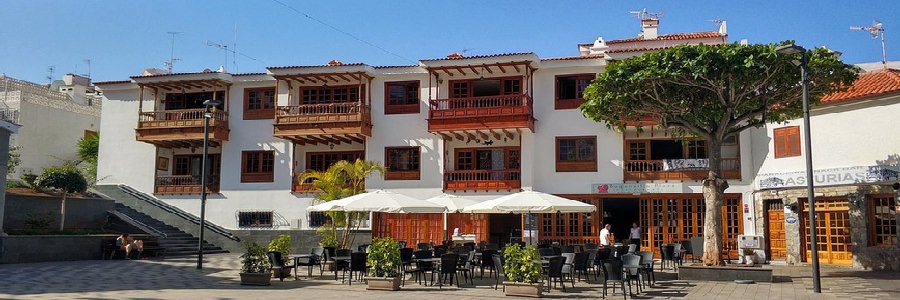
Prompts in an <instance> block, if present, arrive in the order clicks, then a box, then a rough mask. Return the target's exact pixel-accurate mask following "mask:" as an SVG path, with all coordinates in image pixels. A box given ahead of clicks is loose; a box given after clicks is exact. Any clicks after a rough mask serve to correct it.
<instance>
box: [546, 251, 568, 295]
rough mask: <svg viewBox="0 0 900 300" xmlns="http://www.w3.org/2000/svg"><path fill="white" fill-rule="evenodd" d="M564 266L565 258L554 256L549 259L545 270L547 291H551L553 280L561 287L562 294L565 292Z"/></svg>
mask: <svg viewBox="0 0 900 300" xmlns="http://www.w3.org/2000/svg"><path fill="white" fill-rule="evenodd" d="M565 264H566V258H565V257H562V256H555V257H551V258H550V264H549V266H548V268H547V281H548V282H549V283H550V284H549V285H547V291H548V292H549V291H550V290H552V289H553V287H554V286H555V285H554V282H553V279H554V278H555V279H556V282H559V285H560V286H562V290H563V292H565V291H566V284H565V277H564V275H565V274H564V273H563V266H565Z"/></svg>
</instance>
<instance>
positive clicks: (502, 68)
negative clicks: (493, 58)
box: [497, 65, 506, 74]
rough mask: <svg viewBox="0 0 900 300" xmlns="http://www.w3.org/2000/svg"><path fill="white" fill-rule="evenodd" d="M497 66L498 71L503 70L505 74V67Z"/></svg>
mask: <svg viewBox="0 0 900 300" xmlns="http://www.w3.org/2000/svg"><path fill="white" fill-rule="evenodd" d="M497 67H498V68H500V71H503V73H504V74H506V68H504V67H503V66H502V65H501V66H497Z"/></svg>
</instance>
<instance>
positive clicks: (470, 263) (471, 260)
mask: <svg viewBox="0 0 900 300" xmlns="http://www.w3.org/2000/svg"><path fill="white" fill-rule="evenodd" d="M457 255H458V256H459V262H458V263H457V265H456V272H461V273H463V279H465V280H463V282H468V283H471V284H472V285H473V286H474V285H475V250H472V251H469V252H468V253H466V254H465V255H462V254H459V253H457ZM456 281H457V282H459V279H457V280H456Z"/></svg>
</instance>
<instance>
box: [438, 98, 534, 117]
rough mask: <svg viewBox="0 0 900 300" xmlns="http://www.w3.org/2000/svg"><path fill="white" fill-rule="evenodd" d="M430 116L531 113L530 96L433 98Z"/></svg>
mask: <svg viewBox="0 0 900 300" xmlns="http://www.w3.org/2000/svg"><path fill="white" fill-rule="evenodd" d="M429 103H430V106H429V107H430V110H431V111H430V113H429V114H430V116H431V118H435V119H440V118H466V117H490V116H505V115H522V114H531V96H529V95H527V94H517V95H499V96H482V97H467V98H451V99H434V100H431V101H430V102H429Z"/></svg>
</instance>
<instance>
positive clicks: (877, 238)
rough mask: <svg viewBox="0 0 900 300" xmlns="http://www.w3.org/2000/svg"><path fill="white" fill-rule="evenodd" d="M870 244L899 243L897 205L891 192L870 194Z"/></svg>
mask: <svg viewBox="0 0 900 300" xmlns="http://www.w3.org/2000/svg"><path fill="white" fill-rule="evenodd" d="M868 215H869V244H870V245H872V246H891V245H898V243H897V205H896V204H895V203H894V197H893V195H891V194H885V195H870V196H869V211H868Z"/></svg>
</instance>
